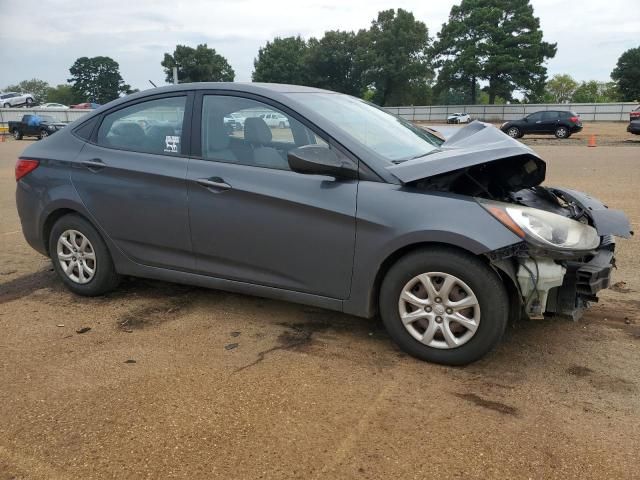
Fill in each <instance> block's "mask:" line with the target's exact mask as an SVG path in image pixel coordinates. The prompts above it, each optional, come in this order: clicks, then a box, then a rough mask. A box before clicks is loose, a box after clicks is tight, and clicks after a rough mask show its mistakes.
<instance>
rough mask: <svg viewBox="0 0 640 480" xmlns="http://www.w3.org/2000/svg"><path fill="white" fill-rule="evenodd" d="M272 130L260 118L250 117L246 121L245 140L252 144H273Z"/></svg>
mask: <svg viewBox="0 0 640 480" xmlns="http://www.w3.org/2000/svg"><path fill="white" fill-rule="evenodd" d="M271 138H272V136H271V129H270V128H269V127H268V126H267V124H266V122H265V121H264V120H263V119H262V118H260V117H249V118H247V119H245V121H244V139H245V140H246V141H248V142H251V143H269V142H271Z"/></svg>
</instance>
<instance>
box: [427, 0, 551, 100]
mask: <svg viewBox="0 0 640 480" xmlns="http://www.w3.org/2000/svg"><path fill="white" fill-rule="evenodd" d="M542 37H543V34H542V30H540V20H539V18H537V17H535V16H534V15H533V7H532V6H531V5H530V3H529V0H462V2H461V3H460V5H454V6H453V7H452V8H451V13H450V14H449V21H448V22H447V23H445V24H444V25H443V26H442V30H441V31H440V32H439V34H438V41H437V42H436V44H435V46H434V52H435V54H436V55H437V56H438V62H437V64H438V66H440V67H442V69H446V72H447V75H445V76H444V77H442V78H440V81H441V82H449V83H452V84H453V86H455V87H459V85H467V86H468V87H467V88H468V91H469V98H470V99H471V103H475V102H476V101H477V98H478V97H477V95H478V90H477V82H478V81H479V80H484V81H486V82H488V88H487V93H488V94H489V103H492V104H493V103H495V100H496V97H498V96H500V97H502V98H504V99H506V100H510V99H511V98H512V96H513V92H514V91H515V90H521V91H523V92H525V94H527V93H532V92H539V91H540V90H541V88H542V86H543V85H544V81H545V79H546V72H547V70H546V67H545V66H544V62H545V60H546V59H548V58H552V57H554V56H555V53H556V44H551V43H547V42H545V41H543V40H542ZM444 86H449V85H447V84H445V85H444Z"/></svg>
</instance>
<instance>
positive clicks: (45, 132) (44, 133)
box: [40, 128, 49, 140]
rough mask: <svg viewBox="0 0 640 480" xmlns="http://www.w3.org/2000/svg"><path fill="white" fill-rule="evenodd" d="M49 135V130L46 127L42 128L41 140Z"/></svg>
mask: <svg viewBox="0 0 640 480" xmlns="http://www.w3.org/2000/svg"><path fill="white" fill-rule="evenodd" d="M48 136H49V132H48V131H47V130H45V129H44V128H43V129H42V130H40V140H42V139H43V138H47V137H48Z"/></svg>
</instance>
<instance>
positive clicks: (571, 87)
mask: <svg viewBox="0 0 640 480" xmlns="http://www.w3.org/2000/svg"><path fill="white" fill-rule="evenodd" d="M576 88H578V82H576V81H575V80H574V79H573V77H571V75H567V74H563V75H554V76H553V78H552V79H550V80H549V81H548V82H547V85H546V90H547V92H548V93H549V95H550V96H551V100H552V102H553V103H568V102H570V101H571V99H572V97H573V93H574V92H575V91H576Z"/></svg>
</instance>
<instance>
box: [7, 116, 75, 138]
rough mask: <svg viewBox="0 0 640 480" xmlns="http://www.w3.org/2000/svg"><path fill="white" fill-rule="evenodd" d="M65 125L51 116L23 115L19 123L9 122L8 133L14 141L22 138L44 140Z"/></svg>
mask: <svg viewBox="0 0 640 480" xmlns="http://www.w3.org/2000/svg"><path fill="white" fill-rule="evenodd" d="M66 125H67V124H66V123H63V122H58V121H57V120H56V119H55V118H53V117H52V116H51V115H24V116H23V117H22V120H20V121H19V122H9V133H11V135H13V138H15V139H16V140H22V137H38V138H41V139H42V138H45V137H48V136H49V135H51V134H53V133H56V132H57V131H58V130H60V129H61V128H63V127H65V126H66Z"/></svg>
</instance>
